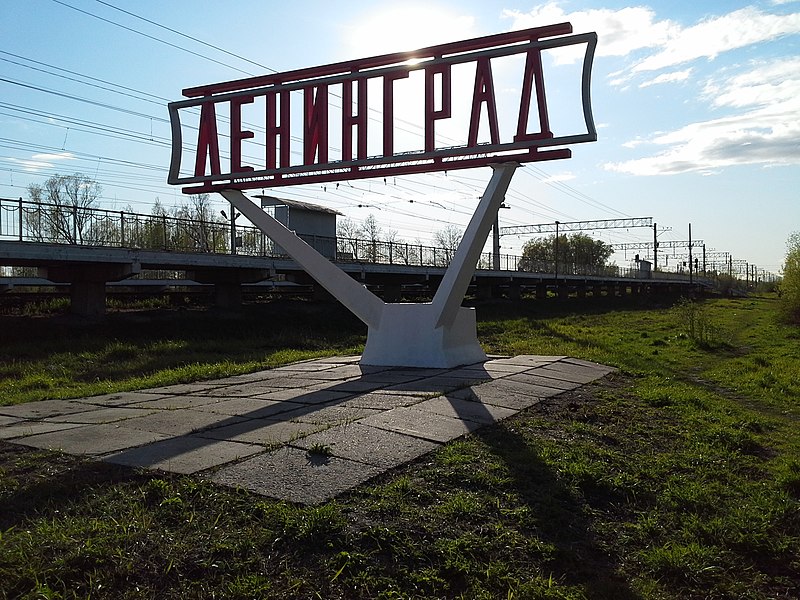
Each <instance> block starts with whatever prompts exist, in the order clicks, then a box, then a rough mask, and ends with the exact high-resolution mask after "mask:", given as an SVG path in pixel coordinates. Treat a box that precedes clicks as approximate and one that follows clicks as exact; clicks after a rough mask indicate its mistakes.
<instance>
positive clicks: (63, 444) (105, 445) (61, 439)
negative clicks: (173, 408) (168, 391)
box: [14, 423, 168, 455]
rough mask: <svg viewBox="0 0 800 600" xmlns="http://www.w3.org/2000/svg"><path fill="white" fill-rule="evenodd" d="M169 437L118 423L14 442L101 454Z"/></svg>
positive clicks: (51, 448)
mask: <svg viewBox="0 0 800 600" xmlns="http://www.w3.org/2000/svg"><path fill="white" fill-rule="evenodd" d="M167 437H168V436H166V435H164V434H161V433H153V432H151V431H142V430H139V429H131V428H128V427H122V426H120V425H117V424H115V423H108V424H103V425H79V426H75V425H72V426H71V428H70V429H62V430H59V431H53V432H51V433H41V434H39V435H32V436H29V437H24V438H19V439H16V440H14V443H16V444H22V445H24V446H33V447H34V448H42V449H45V450H61V451H62V452H67V453H68V454H89V455H98V454H108V453H109V452H114V451H115V450H122V449H124V448H133V447H134V446H141V445H143V444H149V443H150V442H155V441H157V440H163V439H166V438H167Z"/></svg>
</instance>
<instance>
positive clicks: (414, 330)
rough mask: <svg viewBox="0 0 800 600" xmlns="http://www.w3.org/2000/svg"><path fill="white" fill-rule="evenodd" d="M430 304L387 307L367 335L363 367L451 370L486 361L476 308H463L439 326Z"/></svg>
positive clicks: (436, 315)
mask: <svg viewBox="0 0 800 600" xmlns="http://www.w3.org/2000/svg"><path fill="white" fill-rule="evenodd" d="M437 317H438V313H437V312H436V311H435V310H434V307H433V305H431V304H386V305H385V307H384V310H383V314H382V315H381V319H380V323H379V325H378V326H377V327H375V326H372V327H370V328H369V331H368V333H367V345H366V347H365V348H364V353H363V355H362V356H361V364H362V365H377V366H402V367H434V368H451V367H457V366H460V365H468V364H473V363H476V362H480V361H484V360H486V354H485V353H484V351H483V348H481V346H480V344H479V343H478V335H477V329H476V325H475V309H472V308H464V307H460V308H459V310H458V312H457V315H456V318H455V321H454V322H453V324H452V325H450V326H449V327H436V320H437Z"/></svg>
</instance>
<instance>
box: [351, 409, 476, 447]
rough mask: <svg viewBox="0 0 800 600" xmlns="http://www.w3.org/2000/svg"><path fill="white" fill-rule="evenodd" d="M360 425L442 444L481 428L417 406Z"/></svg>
mask: <svg viewBox="0 0 800 600" xmlns="http://www.w3.org/2000/svg"><path fill="white" fill-rule="evenodd" d="M360 423H362V424H364V425H369V426H371V427H377V428H379V429H388V430H389V431H396V432H397V433H403V434H405V435H411V436H414V437H418V438H422V439H424V440H429V441H432V442H440V443H444V442H449V441H450V440H452V439H455V438H457V437H460V436H462V435H464V434H465V433H470V432H471V431H475V430H476V429H478V428H479V427H480V424H479V423H476V422H474V421H465V420H462V419H454V418H452V417H447V416H444V415H438V414H436V413H431V412H428V411H424V410H418V409H417V407H416V406H411V407H408V408H405V407H400V408H393V409H391V410H387V411H384V412H381V413H379V414H377V415H373V416H371V417H367V418H366V419H362V420H361V421H360Z"/></svg>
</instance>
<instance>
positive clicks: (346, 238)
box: [336, 217, 359, 260]
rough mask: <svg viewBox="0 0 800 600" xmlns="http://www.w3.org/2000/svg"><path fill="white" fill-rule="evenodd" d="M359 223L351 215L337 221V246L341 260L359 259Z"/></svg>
mask: <svg viewBox="0 0 800 600" xmlns="http://www.w3.org/2000/svg"><path fill="white" fill-rule="evenodd" d="M358 236H359V227H358V224H357V223H356V222H355V221H353V219H351V218H349V217H345V218H344V219H339V220H338V221H337V223H336V238H337V239H336V246H337V249H336V251H337V253H338V255H339V256H338V258H339V260H358Z"/></svg>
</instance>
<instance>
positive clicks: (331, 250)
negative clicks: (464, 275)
mask: <svg viewBox="0 0 800 600" xmlns="http://www.w3.org/2000/svg"><path fill="white" fill-rule="evenodd" d="M300 238H301V239H303V240H304V241H305V242H306V243H308V244H309V245H310V246H311V247H313V248H314V249H316V250H317V251H318V252H320V254H322V255H323V256H325V257H327V258H329V259H331V260H333V261H335V262H340V263H345V262H357V263H371V264H386V265H399V266H418V267H447V266H448V265H449V264H450V261H451V260H452V259H453V256H454V254H455V249H454V248H441V247H435V246H425V245H422V244H410V243H406V242H391V241H380V240H365V239H353V238H330V237H322V236H306V235H300ZM0 240H13V241H20V242H47V243H51V244H52V243H54V244H76V245H83V246H105V247H118V248H134V249H148V250H165V251H171V252H201V253H216V254H232V253H235V254H242V255H247V256H263V257H270V258H282V257H286V256H287V255H286V253H285V252H284V251H283V249H282V248H281V247H280V246H278V245H277V244H275V243H274V242H272V240H270V239H269V238H268V237H267V236H266V235H265V234H264V233H263V232H261V230H259V229H258V228H256V227H254V226H252V225H238V224H236V225H235V226H231V223H230V222H228V221H221V220H220V221H205V220H200V219H191V218H181V217H175V216H171V215H167V214H151V215H145V214H138V213H133V212H126V211H113V210H107V209H100V208H87V207H77V206H75V207H72V206H69V207H65V206H60V205H56V204H48V203H41V202H32V201H26V200H23V199H21V198H20V199H18V200H9V199H2V198H0ZM476 266H477V268H478V269H486V270H500V271H518V272H519V271H523V272H529V273H542V274H557V275H558V276H559V277H561V276H594V277H625V278H641V277H642V273H641V272H640V271H639V270H638V269H625V268H620V267H617V266H601V267H597V266H587V265H582V264H570V263H567V264H564V263H558V264H556V263H555V262H554V261H549V262H547V261H544V262H535V261H531V260H530V259H527V258H525V257H521V256H514V255H507V254H502V255H499V256H498V255H493V254H492V253H483V254H482V255H481V256H480V259H479V260H478V264H477V265H476ZM662 275H667V274H662V273H660V272H659V273H658V277H659V278H660V277H661V276H662ZM668 275H675V274H668ZM676 278H682V279H685V278H686V277H685V276H677V275H676Z"/></svg>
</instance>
